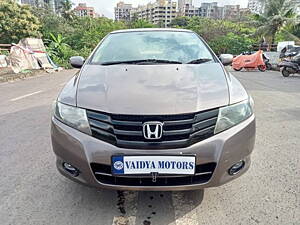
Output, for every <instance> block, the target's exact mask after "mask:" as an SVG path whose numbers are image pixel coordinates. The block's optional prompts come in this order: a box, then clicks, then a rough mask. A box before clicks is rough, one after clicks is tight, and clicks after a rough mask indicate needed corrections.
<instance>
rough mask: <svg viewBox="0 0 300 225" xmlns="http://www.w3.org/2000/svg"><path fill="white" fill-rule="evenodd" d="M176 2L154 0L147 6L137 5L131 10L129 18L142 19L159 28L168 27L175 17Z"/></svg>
mask: <svg viewBox="0 0 300 225" xmlns="http://www.w3.org/2000/svg"><path fill="white" fill-rule="evenodd" d="M176 9H177V2H175V1H170V0H156V1H155V2H153V3H148V4H147V5H139V6H138V7H137V8H135V9H133V10H131V18H137V19H144V20H147V21H149V22H151V23H153V24H157V25H160V26H161V27H168V26H169V24H170V23H171V21H172V20H173V19H174V18H176V17H177V10H176Z"/></svg>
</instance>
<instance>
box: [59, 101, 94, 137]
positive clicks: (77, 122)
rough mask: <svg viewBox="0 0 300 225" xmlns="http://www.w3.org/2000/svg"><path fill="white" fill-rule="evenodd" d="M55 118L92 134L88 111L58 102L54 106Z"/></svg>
mask: <svg viewBox="0 0 300 225" xmlns="http://www.w3.org/2000/svg"><path fill="white" fill-rule="evenodd" d="M54 116H55V117H56V118H57V119H58V120H60V121H61V122H63V123H65V124H67V125H69V126H70V127H73V128H75V129H77V130H80V131H82V132H84V133H87V134H91V130H90V126H89V122H88V119H87V116H86V111H85V110H84V109H81V108H77V107H74V106H70V105H65V104H62V103H60V102H56V103H55V105H54Z"/></svg>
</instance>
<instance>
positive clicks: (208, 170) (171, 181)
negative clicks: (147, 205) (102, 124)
mask: <svg viewBox="0 0 300 225" xmlns="http://www.w3.org/2000/svg"><path fill="white" fill-rule="evenodd" d="M91 168H92V170H93V173H94V175H95V177H96V179H97V180H98V181H99V182H100V183H102V184H108V185H124V186H178V185H192V184H203V183H206V182H208V181H209V180H210V179H211V177H212V175H213V172H214V170H215V168H216V163H207V164H202V165H197V166H196V173H195V175H193V176H191V175H187V176H183V175H181V176H176V175H175V176H174V175H168V176H158V177H157V179H156V182H153V181H152V177H151V176H140V177H138V176H136V175H135V176H133V175H126V176H113V175H112V174H111V166H109V165H103V164H97V163H91Z"/></svg>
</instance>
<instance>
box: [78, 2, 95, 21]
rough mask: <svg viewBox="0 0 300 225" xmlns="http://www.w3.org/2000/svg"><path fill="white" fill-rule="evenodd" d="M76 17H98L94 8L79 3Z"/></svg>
mask: <svg viewBox="0 0 300 225" xmlns="http://www.w3.org/2000/svg"><path fill="white" fill-rule="evenodd" d="M74 13H75V15H77V16H79V17H85V16H88V17H91V18H95V17H97V16H98V15H97V13H96V12H95V9H94V7H88V6H87V4H86V3H79V4H78V6H76V7H75V8H74Z"/></svg>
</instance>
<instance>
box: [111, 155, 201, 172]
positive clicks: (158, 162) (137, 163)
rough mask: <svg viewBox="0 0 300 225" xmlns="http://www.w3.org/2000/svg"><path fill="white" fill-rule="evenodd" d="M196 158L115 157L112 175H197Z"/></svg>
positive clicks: (113, 158)
mask: <svg viewBox="0 0 300 225" xmlns="http://www.w3.org/2000/svg"><path fill="white" fill-rule="evenodd" d="M195 164H196V157H195V156H113V157H112V173H113V174H116V175H122V174H128V175H129V174H151V173H158V174H177V175H185V174H187V175H188V174H195Z"/></svg>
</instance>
